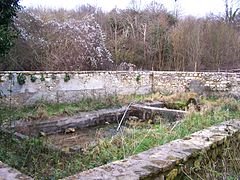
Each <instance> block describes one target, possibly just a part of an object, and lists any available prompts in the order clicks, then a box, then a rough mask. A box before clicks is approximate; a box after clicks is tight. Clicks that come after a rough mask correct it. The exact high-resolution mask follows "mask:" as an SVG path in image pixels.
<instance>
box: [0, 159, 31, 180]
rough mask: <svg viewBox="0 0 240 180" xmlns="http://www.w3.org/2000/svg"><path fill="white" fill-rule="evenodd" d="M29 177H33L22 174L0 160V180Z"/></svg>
mask: <svg viewBox="0 0 240 180" xmlns="http://www.w3.org/2000/svg"><path fill="white" fill-rule="evenodd" d="M31 179H33V178H31V177H29V176H26V175H24V174H22V173H21V172H19V171H17V170H16V169H13V168H11V167H9V166H8V165H6V164H3V163H2V162H1V161H0V180H31Z"/></svg>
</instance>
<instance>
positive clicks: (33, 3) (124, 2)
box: [20, 0, 224, 16]
mask: <svg viewBox="0 0 240 180" xmlns="http://www.w3.org/2000/svg"><path fill="white" fill-rule="evenodd" d="M136 1H138V2H141V4H142V7H143V6H144V4H147V3H150V2H151V1H152V0H136ZM155 1H156V2H158V3H162V4H163V5H164V6H165V7H166V8H167V10H168V11H172V10H173V9H174V4H175V3H174V2H175V1H174V0H155ZM130 2H131V0H20V4H21V5H23V6H26V7H38V6H43V7H50V8H65V9H74V8H76V7H77V6H80V5H82V4H90V5H93V6H97V7H101V8H102V9H103V10H105V11H109V10H111V9H113V8H115V7H117V8H120V9H123V8H126V7H128V6H129V4H130ZM178 6H179V7H180V9H181V14H182V15H194V16H205V15H206V14H208V13H214V14H216V15H218V14H219V13H223V12H224V0H178Z"/></svg>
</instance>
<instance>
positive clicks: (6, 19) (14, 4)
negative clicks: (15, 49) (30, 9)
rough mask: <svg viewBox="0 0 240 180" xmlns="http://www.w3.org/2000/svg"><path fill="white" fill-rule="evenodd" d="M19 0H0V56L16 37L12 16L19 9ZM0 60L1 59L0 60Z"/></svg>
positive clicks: (8, 48) (14, 15) (6, 50)
mask: <svg viewBox="0 0 240 180" xmlns="http://www.w3.org/2000/svg"><path fill="white" fill-rule="evenodd" d="M18 3H19V0H1V2H0V56H2V55H4V54H6V53H7V52H8V51H9V50H10V48H11V47H12V46H13V41H14V39H15V38H16V37H17V32H16V29H14V26H13V18H14V17H16V13H17V11H18V10H19V9H20V6H19V4H18ZM0 62H1V61H0Z"/></svg>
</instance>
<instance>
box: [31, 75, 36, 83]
mask: <svg viewBox="0 0 240 180" xmlns="http://www.w3.org/2000/svg"><path fill="white" fill-rule="evenodd" d="M30 80H31V82H33V83H34V82H35V81H36V80H37V77H36V76H35V75H33V74H31V76H30Z"/></svg>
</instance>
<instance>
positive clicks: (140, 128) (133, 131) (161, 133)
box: [0, 96, 240, 179]
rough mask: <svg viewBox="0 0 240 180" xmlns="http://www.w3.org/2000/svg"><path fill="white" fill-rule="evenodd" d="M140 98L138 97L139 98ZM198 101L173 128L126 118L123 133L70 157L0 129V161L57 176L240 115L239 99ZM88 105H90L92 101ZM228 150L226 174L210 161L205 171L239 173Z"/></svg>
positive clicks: (37, 173)
mask: <svg viewBox="0 0 240 180" xmlns="http://www.w3.org/2000/svg"><path fill="white" fill-rule="evenodd" d="M151 97H153V96H151ZM141 98H142V97H138V100H139V99H141ZM148 98H150V96H149V97H148ZM201 103H202V110H201V111H200V112H195V111H193V112H191V113H189V114H188V115H187V116H186V117H185V119H184V120H183V121H182V122H181V123H179V124H178V125H176V126H175V128H172V127H173V125H171V124H168V123H166V121H164V120H163V119H161V118H159V120H158V121H157V122H156V123H155V124H147V123H140V124H139V123H138V122H135V121H131V122H128V121H127V122H128V124H129V126H128V128H125V129H124V130H123V131H122V132H123V133H120V134H118V135H116V136H114V137H113V138H111V139H108V138H107V139H99V140H98V143H97V145H95V146H89V147H87V149H84V150H83V153H82V154H76V155H72V156H66V155H63V154H61V153H60V152H56V151H52V150H51V149H48V148H46V147H45V146H44V145H43V141H42V140H41V139H30V140H25V141H19V140H17V139H15V138H14V137H11V136H10V135H7V134H4V133H2V132H1V137H3V138H1V139H0V160H1V161H3V162H5V163H7V164H9V165H10V166H13V167H15V168H17V169H19V170H21V171H22V172H24V173H26V174H29V175H31V176H33V177H34V178H37V179H38V178H44V179H57V178H61V177H65V176H68V175H70V174H74V173H76V172H79V171H83V170H86V169H90V168H93V167H96V166H100V165H102V164H106V163H108V162H112V161H115V160H118V159H123V158H125V157H127V156H130V155H133V154H136V153H139V152H142V151H145V150H147V149H149V148H152V147H155V146H159V145H162V144H165V143H167V142H169V141H172V140H174V139H178V138H183V137H185V136H187V135H189V134H191V133H193V132H196V131H198V130H201V129H204V128H206V127H209V126H212V125H214V124H218V123H220V122H223V121H225V120H230V119H234V118H240V102H239V101H237V100H234V99H202V100H201ZM93 104H95V103H93ZM87 105H88V106H89V107H90V108H91V107H92V104H91V103H90V104H87ZM59 107H61V106H59ZM94 107H95V106H94ZM55 108H56V107H55ZM55 108H53V109H55ZM53 111H54V110H51V112H53ZM49 112H50V111H49ZM230 150H231V151H232V150H234V149H226V152H225V154H224V158H225V159H224V160H226V161H225V162H230V163H228V165H227V167H228V172H227V173H226V171H223V170H222V168H223V167H222V166H221V164H220V165H219V166H215V164H209V165H212V166H213V167H212V168H211V169H208V168H207V167H203V168H204V170H205V172H207V173H208V175H210V176H211V177H215V178H217V177H218V178H219V177H225V176H226V177H229V178H230V177H237V176H239V171H237V170H236V168H239V166H238V164H236V163H239V162H238V161H237V159H235V161H237V162H235V161H232V159H233V158H235V157H233V156H231V155H232V154H231V155H230V154H229V153H228V152H230ZM236 158H237V157H236ZM212 163H214V162H212ZM210 170H212V171H210Z"/></svg>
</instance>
